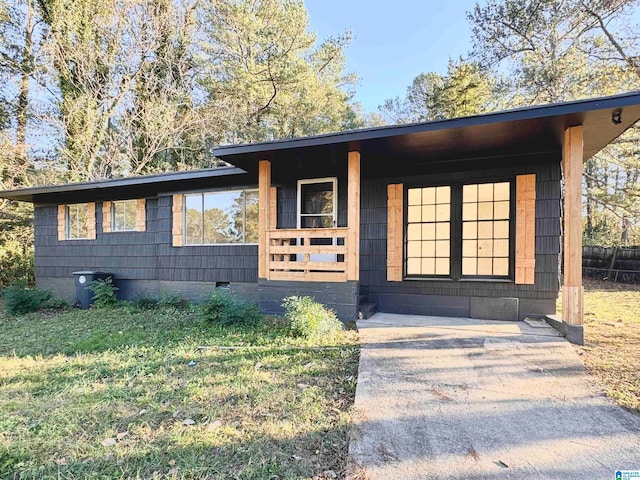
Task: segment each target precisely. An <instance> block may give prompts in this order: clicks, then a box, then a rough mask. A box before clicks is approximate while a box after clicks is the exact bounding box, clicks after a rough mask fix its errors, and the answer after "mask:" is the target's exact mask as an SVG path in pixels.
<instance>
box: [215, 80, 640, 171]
mask: <svg viewBox="0 0 640 480" xmlns="http://www.w3.org/2000/svg"><path fill="white" fill-rule="evenodd" d="M614 114H615V115H614ZM618 114H619V120H620V121H619V123H617V122H618V117H617V115H618ZM638 119H640V92H631V93H625V94H620V95H614V96H610V97H602V98H595V99H588V100H578V101H573V102H565V103H558V104H549V105H542V106H535V107H527V108H518V109H513V110H507V111H503V112H495V113H487V114H482V115H474V116H470V117H464V118H455V119H451V120H441V121H432V122H425V123H415V124H409V125H395V126H389V127H380V128H368V129H361V130H352V131H346V132H340V133H332V134H327V135H318V136H313V137H303V138H294V139H290V140H279V141H273V142H263V143H253V144H244V145H231V146H223V147H219V148H217V149H215V150H214V155H215V156H216V157H218V158H221V159H223V160H225V161H226V162H228V163H231V164H233V165H235V166H237V167H240V168H243V169H245V170H247V171H250V172H254V171H255V168H256V164H257V161H258V160H271V161H275V162H279V161H296V162H298V163H301V162H305V161H306V162H310V161H313V162H314V163H315V162H316V161H319V160H323V159H324V160H333V159H335V158H340V157H341V158H345V157H344V156H345V155H346V152H347V151H349V150H358V151H360V153H361V156H362V162H363V165H364V162H367V163H374V164H382V163H386V164H388V163H389V160H390V159H393V163H395V164H396V165H397V164H398V163H397V162H403V163H404V164H428V163H436V164H437V163H443V162H450V161H459V160H461V159H462V160H468V159H478V160H480V159H483V158H488V157H498V156H503V155H514V154H515V155H517V154H523V155H524V154H532V153H548V152H556V153H557V152H560V151H561V148H562V142H563V136H564V131H565V129H566V128H568V127H572V126H576V125H583V128H584V159H587V158H590V157H591V156H593V155H594V154H595V153H597V152H598V151H600V150H601V149H602V148H604V147H605V146H606V145H607V144H609V143H610V142H612V141H613V140H614V139H616V138H617V137H618V136H620V135H621V134H622V133H623V132H624V131H625V130H627V129H628V128H629V127H630V126H631V125H633V124H634V123H635V122H636V121H638Z"/></svg>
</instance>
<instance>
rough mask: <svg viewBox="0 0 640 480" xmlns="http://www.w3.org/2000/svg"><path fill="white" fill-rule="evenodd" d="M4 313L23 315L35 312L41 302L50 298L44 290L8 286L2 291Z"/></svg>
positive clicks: (23, 286)
mask: <svg viewBox="0 0 640 480" xmlns="http://www.w3.org/2000/svg"><path fill="white" fill-rule="evenodd" d="M2 297H4V307H5V311H6V312H7V314H9V315H24V314H26V313H30V312H35V311H37V310H38V309H39V308H40V306H41V305H42V303H43V302H45V301H47V300H49V299H50V298H51V293H50V292H48V291H46V290H37V289H32V288H27V286H26V285H25V284H22V283H17V284H14V285H9V286H8V287H7V288H5V289H4V290H3V291H2Z"/></svg>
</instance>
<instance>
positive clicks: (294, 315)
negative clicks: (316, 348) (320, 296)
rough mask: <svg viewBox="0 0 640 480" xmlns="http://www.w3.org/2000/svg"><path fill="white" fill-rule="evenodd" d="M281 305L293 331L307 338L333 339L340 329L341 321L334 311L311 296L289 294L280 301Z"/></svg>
mask: <svg viewBox="0 0 640 480" xmlns="http://www.w3.org/2000/svg"><path fill="white" fill-rule="evenodd" d="M282 306H283V308H284V309H285V317H286V318H287V319H288V320H289V322H291V329H292V330H293V332H294V333H296V334H298V335H301V336H303V337H305V338H307V339H310V340H318V339H321V338H322V339H333V338H335V336H336V335H337V334H338V333H339V332H341V331H342V322H340V320H338V318H337V317H336V314H335V312H334V311H333V310H330V309H328V308H327V307H325V306H324V305H322V304H320V303H318V302H316V301H315V300H314V299H313V298H311V297H298V296H295V295H294V296H290V297H287V298H285V299H284V300H283V301H282Z"/></svg>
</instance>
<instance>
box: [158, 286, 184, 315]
mask: <svg viewBox="0 0 640 480" xmlns="http://www.w3.org/2000/svg"><path fill="white" fill-rule="evenodd" d="M158 306H159V307H166V308H175V309H178V310H184V309H186V308H188V307H189V300H187V299H186V298H184V297H182V296H181V295H180V294H178V293H175V292H168V291H166V290H163V291H162V293H161V294H160V298H159V299H158Z"/></svg>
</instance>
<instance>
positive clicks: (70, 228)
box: [66, 203, 89, 240]
mask: <svg viewBox="0 0 640 480" xmlns="http://www.w3.org/2000/svg"><path fill="white" fill-rule="evenodd" d="M88 210H89V204H87V203H76V204H73V205H67V225H66V232H67V235H66V237H67V239H69V240H73V239H80V238H89V236H88V229H87V217H88Z"/></svg>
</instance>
